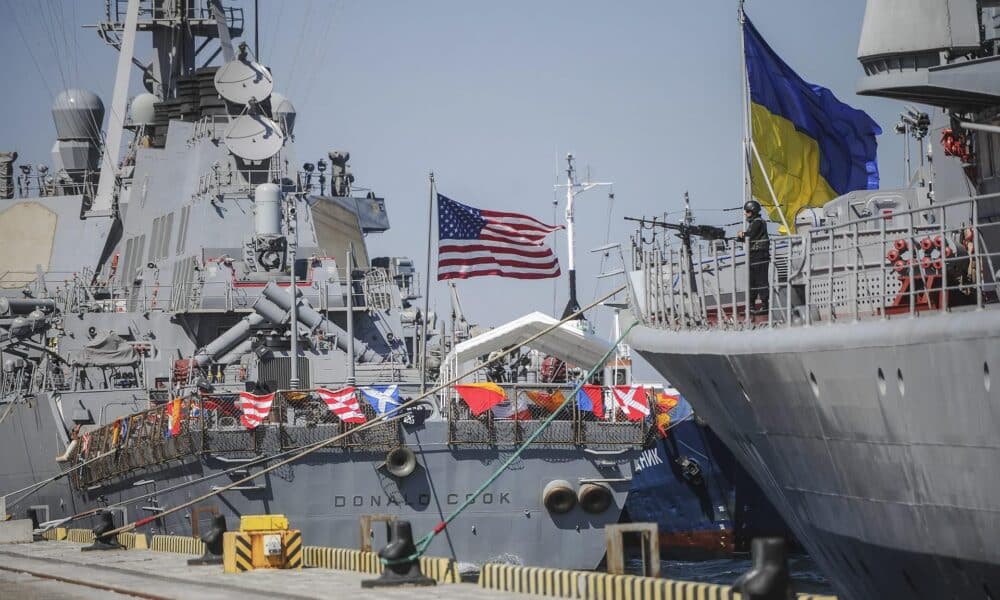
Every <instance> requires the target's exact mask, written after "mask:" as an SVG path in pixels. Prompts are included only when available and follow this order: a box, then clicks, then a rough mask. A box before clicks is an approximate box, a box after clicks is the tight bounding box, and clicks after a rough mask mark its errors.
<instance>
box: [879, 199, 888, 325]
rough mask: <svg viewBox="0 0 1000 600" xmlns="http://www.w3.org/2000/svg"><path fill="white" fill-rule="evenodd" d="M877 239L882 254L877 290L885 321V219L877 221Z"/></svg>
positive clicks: (886, 284)
mask: <svg viewBox="0 0 1000 600" xmlns="http://www.w3.org/2000/svg"><path fill="white" fill-rule="evenodd" d="M879 239H881V240H882V254H881V257H880V259H879V264H881V265H882V279H881V282H880V283H879V289H880V294H879V295H880V296H881V297H882V300H881V302H882V319H883V320H885V319H888V318H889V316H888V315H886V314H885V298H886V294H888V293H889V284H888V283H887V282H886V277H888V274H887V273H886V268H885V261H886V260H888V259H887V258H886V251H885V218H884V217H883V218H882V219H879Z"/></svg>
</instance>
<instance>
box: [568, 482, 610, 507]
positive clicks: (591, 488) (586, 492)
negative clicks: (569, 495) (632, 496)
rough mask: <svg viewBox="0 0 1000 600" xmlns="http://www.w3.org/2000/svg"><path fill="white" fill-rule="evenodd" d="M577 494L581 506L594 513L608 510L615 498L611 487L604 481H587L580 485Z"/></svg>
mask: <svg viewBox="0 0 1000 600" xmlns="http://www.w3.org/2000/svg"><path fill="white" fill-rule="evenodd" d="M576 495H577V499H578V500H579V502H580V507H581V508H582V509H583V510H584V511H586V512H588V513H590V514H592V515H596V514H599V513H602V512H604V511H606V510H608V508H610V507H611V503H612V502H614V499H615V498H614V494H612V493H611V488H609V487H608V486H606V485H604V484H603V483H585V484H583V485H581V486H580V491H578V492H577V494H576Z"/></svg>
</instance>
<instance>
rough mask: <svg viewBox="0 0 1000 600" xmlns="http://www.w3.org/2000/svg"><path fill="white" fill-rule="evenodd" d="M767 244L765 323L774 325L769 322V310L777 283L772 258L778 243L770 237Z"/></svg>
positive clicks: (775, 268)
mask: <svg viewBox="0 0 1000 600" xmlns="http://www.w3.org/2000/svg"><path fill="white" fill-rule="evenodd" d="M767 245H768V255H769V256H770V257H771V258H770V259H769V260H768V265H767V325H768V327H771V326H772V325H774V323H772V322H771V311H772V310H773V309H774V286H775V284H777V283H778V281H777V279H778V263H777V262H775V260H774V257H775V255H776V254H775V253H776V252H777V248H778V245H777V242H773V241H771V240H770V239H769V240H768V241H767ZM772 263H773V264H772ZM772 267H774V268H772Z"/></svg>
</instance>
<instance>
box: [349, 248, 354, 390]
mask: <svg viewBox="0 0 1000 600" xmlns="http://www.w3.org/2000/svg"><path fill="white" fill-rule="evenodd" d="M347 338H348V341H347V385H354V382H355V381H356V377H355V375H356V373H355V364H354V363H355V360H356V359H355V356H354V243H353V242H352V243H350V244H348V245H347Z"/></svg>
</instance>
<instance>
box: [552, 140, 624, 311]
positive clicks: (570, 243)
mask: <svg viewBox="0 0 1000 600" xmlns="http://www.w3.org/2000/svg"><path fill="white" fill-rule="evenodd" d="M573 160H574V157H573V154H572V153H570V154H567V155H566V183H565V187H566V246H567V248H566V254H567V257H568V263H569V301H568V302H567V303H566V308H565V309H564V310H563V314H562V318H564V319H565V318H566V317H568V316H569V315H571V314H573V313H575V312H578V311H579V310H580V303H579V302H578V301H577V298H576V243H575V239H574V235H575V227H574V218H573V201H574V199H575V198H576V196H577V195H578V194H582V193H583V192H586V191H587V190H591V189H594V188H595V187H598V186H610V185H613V184H612V183H611V182H596V181H590V178H589V177H588V178H587V179H588V180H587V181H585V182H583V183H577V182H576V168H575V167H574V166H573ZM556 187H557V188H558V187H562V186H558V185H557V186H556ZM577 320H580V321H583V320H585V319H584V318H583V315H579V316H578V317H577Z"/></svg>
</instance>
